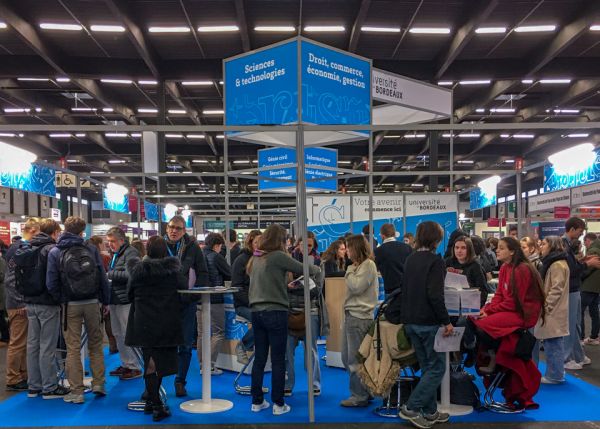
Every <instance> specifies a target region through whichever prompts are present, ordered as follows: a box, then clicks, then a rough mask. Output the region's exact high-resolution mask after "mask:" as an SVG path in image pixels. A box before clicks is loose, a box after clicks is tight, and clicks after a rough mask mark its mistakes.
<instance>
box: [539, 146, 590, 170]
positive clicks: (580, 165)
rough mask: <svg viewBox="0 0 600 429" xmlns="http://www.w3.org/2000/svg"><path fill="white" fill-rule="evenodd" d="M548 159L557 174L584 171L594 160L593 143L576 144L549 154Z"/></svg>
mask: <svg viewBox="0 0 600 429" xmlns="http://www.w3.org/2000/svg"><path fill="white" fill-rule="evenodd" d="M548 161H550V163H551V164H552V166H553V167H554V171H555V172H556V173H558V174H567V175H570V174H575V173H577V172H579V171H585V170H587V169H588V168H590V167H591V166H592V165H594V162H595V161H596V154H595V153H594V145H593V144H591V143H583V144H578V145H577V146H573V147H570V148H568V149H564V150H561V151H560V152H556V153H555V154H553V155H550V156H549V157H548Z"/></svg>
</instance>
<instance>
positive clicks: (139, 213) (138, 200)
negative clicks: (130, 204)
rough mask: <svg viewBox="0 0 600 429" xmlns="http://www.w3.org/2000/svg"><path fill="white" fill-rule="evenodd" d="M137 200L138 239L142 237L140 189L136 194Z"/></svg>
mask: <svg viewBox="0 0 600 429" xmlns="http://www.w3.org/2000/svg"><path fill="white" fill-rule="evenodd" d="M136 197H137V198H136V199H135V200H136V201H137V225H138V226H137V227H138V233H137V238H138V240H141V239H142V225H141V223H142V200H141V199H140V190H139V189H138V190H137V195H136Z"/></svg>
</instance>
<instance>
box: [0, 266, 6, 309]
mask: <svg viewBox="0 0 600 429" xmlns="http://www.w3.org/2000/svg"><path fill="white" fill-rule="evenodd" d="M5 275H6V261H5V260H4V258H3V257H2V256H0V311H2V310H4V309H5V307H6V297H5V292H4V276H5Z"/></svg>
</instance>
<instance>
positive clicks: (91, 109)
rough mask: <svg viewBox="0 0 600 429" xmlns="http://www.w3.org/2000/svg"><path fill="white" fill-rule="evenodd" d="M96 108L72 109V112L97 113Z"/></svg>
mask: <svg viewBox="0 0 600 429" xmlns="http://www.w3.org/2000/svg"><path fill="white" fill-rule="evenodd" d="M96 110H98V109H97V108H96V107H71V112H95V111H96Z"/></svg>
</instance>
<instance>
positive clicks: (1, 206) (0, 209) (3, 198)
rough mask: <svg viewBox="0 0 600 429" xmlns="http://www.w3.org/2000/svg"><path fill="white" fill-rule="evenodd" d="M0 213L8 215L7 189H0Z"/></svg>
mask: <svg viewBox="0 0 600 429" xmlns="http://www.w3.org/2000/svg"><path fill="white" fill-rule="evenodd" d="M0 213H10V189H9V188H0Z"/></svg>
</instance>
